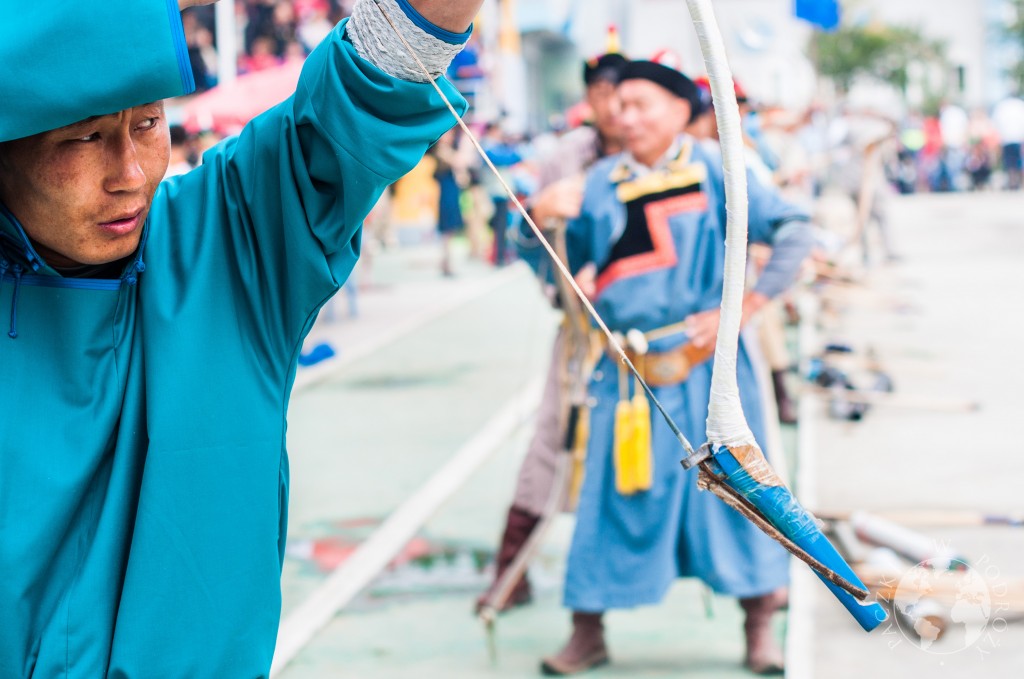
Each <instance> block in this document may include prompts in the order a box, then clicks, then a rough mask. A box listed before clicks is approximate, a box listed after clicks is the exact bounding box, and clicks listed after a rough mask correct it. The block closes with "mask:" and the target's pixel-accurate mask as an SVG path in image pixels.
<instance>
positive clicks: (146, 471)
mask: <svg viewBox="0 0 1024 679" xmlns="http://www.w3.org/2000/svg"><path fill="white" fill-rule="evenodd" d="M5 1H6V0H5ZM54 4H55V3H36V4H35V5H32V4H28V5H24V4H23V3H19V8H23V9H24V11H25V12H26V13H28V14H31V15H40V14H41V13H42V10H40V9H39V8H40V7H47V8H50V9H51V10H52V8H53V5H54ZM59 4H60V5H61V7H62V8H63V9H66V10H67V12H74V14H75V16H74V17H72V19H73V21H74V22H80V23H79V24H78V31H77V32H76V31H66V33H65V34H63V37H62V39H63V43H61V44H62V45H63V50H62V51H63V54H64V57H63V58H64V59H65V60H68V59H70V60H73V61H74V60H76V56H75V55H78V56H79V57H80V58H79V59H77V64H76V65H81V64H82V62H83V61H84V62H85V67H83V68H81V69H79V72H83V71H84V72H86V73H95V74H96V77H97V78H101V79H104V80H105V81H106V83H107V85H108V87H107V90H109V89H110V87H115V86H117V85H118V83H120V84H121V85H120V87H121V89H120V90H118V91H116V92H115V95H116V96H115V97H114V98H113V99H111V98H110V95H109V92H107V90H104V88H102V87H100V88H97V87H95V83H93V82H89V81H88V78H84V79H83V78H81V77H78V76H76V77H64V78H63V79H62V78H61V77H60V75H61V71H60V63H59V62H60V61H61V60H50V61H53V64H54V65H53V66H52V67H53V68H55V69H56V71H55V72H54V73H55V74H56V75H55V77H54V78H53V79H52V87H51V88H50V90H48V91H49V94H51V95H53V97H54V99H59V100H63V99H64V98H66V99H70V100H72V101H79V102H80V103H82V106H81V107H79V108H77V109H75V108H74V107H70V108H69V109H68V110H67V111H66V112H64V113H63V114H62V115H56V114H54V115H51V116H50V117H47V118H45V119H43V120H42V121H40V120H34V119H31V117H28V118H26V117H25V116H22V117H21V118H20V119H19V117H18V115H17V114H15V113H11V111H10V110H7V111H6V112H5V113H0V139H10V138H14V137H16V136H18V135H19V134H20V135H21V136H24V135H27V134H31V133H34V132H38V131H42V130H45V129H51V128H52V127H54V126H55V125H57V126H59V125H64V124H68V123H71V122H74V121H76V120H78V119H81V118H84V117H86V116H87V115H90V114H96V113H106V112H110V111H113V110H118V109H120V108H125V107H127V106H131V105H136V104H141V103H144V102H146V101H151V100H153V99H157V98H160V97H163V96H170V95H175V94H180V93H182V92H183V91H187V90H188V89H189V88H190V85H191V83H190V82H189V78H190V76H188V75H187V62H186V63H185V65H184V66H183V65H182V61H181V60H182V58H183V54H184V52H183V50H184V41H183V39H182V36H181V25H180V18H179V15H178V13H177V3H176V1H174V2H166V3H165V1H164V0H105V1H104V2H100V1H99V0H83V1H81V2H76V3H59ZM65 6H66V7H65ZM33 8H34V9H33ZM90 10H94V11H90ZM3 13H4V15H5V16H4V18H3V21H2V22H0V23H6V22H8V19H9V18H10V17H11V15H12V13H13V10H11V11H8V8H6V7H5V8H4V11H3ZM51 13H52V11H51ZM111 17H114V18H116V20H117V21H119V22H120V23H119V24H118V25H117V26H118V27H119V29H120V32H122V33H123V32H125V29H126V27H130V29H131V31H132V35H131V36H127V37H126V36H121V37H122V42H121V43H119V45H120V46H121V47H124V46H125V45H127V43H128V42H131V43H132V44H130V45H127V47H128V51H127V52H126V53H125V54H127V55H136V56H138V55H141V54H145V55H148V56H153V55H156V57H154V59H152V60H150V61H146V60H144V59H141V57H138V58H135V59H134V60H132V59H120V60H112V59H111V58H110V57H111V56H112V55H111V54H110V53H109V52H108V53H105V54H104V53H101V52H98V51H97V50H95V49H91V47H90V46H91V45H94V43H95V41H96V40H97V39H99V40H101V41H102V40H103V39H104V38H105V36H104V35H103V34H104V33H105V32H107V33H111V32H112V33H117V31H111V30H108V28H109V26H108V24H109V21H110V20H111ZM44 19H45V20H47V21H50V23H51V24H52V23H54V19H53V17H52V16H49V17H41V16H34V17H30V18H29V24H30V25H31V22H32V21H43V20H44ZM13 23H15V24H17V23H18V22H17V21H14V22H13ZM9 26H10V23H7V25H6V26H5V27H3V28H0V39H2V38H4V36H5V35H6V33H7V32H8V30H7V28H8V27H9ZM128 37H130V38H131V40H130V41H129V40H128ZM75 40H77V41H78V43H79V44H73V43H74V41H75ZM147 46H148V51H147ZM52 47H53V43H46V42H43V43H38V44H36V45H35V46H34V47H33V48H32V49H35V50H37V51H39V52H41V53H44V55H45V53H46V51H47V49H50V48H52ZM0 51H4V52H6V49H4V48H0ZM48 58H49V57H48V56H47V57H46V59H48ZM46 59H43V60H42V62H43V63H42V64H35V66H38V67H39V69H42V73H40V72H38V71H37V72H36V75H42V76H45V75H46V74H45V69H46V68H47V67H48V66H47V63H48V62H47V61H46ZM90 60H91V62H90ZM29 66H30V65H26V66H25V68H26V69H27V68H29ZM64 67H65V68H67V65H66V64H65V66H64ZM138 69H143V70H145V71H146V72H148V77H146V78H139V77H135V78H132V77H131V76H132V73H133V72H134V71H136V70H138ZM26 72H28V73H31V71H23V72H22V73H23V74H24V73H26ZM121 75H124V76H125V77H124V78H121V77H119V76H121ZM136 75H137V74H136ZM15 77H16V76H15V75H5V76H3V78H6V79H11V78H15ZM125 83H127V84H125ZM154 83H156V85H154ZM161 83H162V84H161ZM37 84H38V83H37ZM439 84H441V86H442V87H444V88H445V90H446V93H447V94H448V96H449V97H450V98H452V99H453V100H454V101H459V102H461V101H462V100H461V99H460V98H459V95H458V94H457V92H455V90H454V88H452V87H451V86H450V84H448V83H446V82H443V81H441V82H439ZM154 88H155V89H154ZM43 89H46V88H43ZM91 89H92V90H95V92H90V91H89V90H91ZM104 92H107V94H104ZM5 97H6V95H5ZM104 97H107V98H106V99H104ZM118 97H120V98H118ZM4 106H6V98H5V103H4ZM26 110H27V109H26ZM451 124H452V118H451V115H450V114H449V112H448V111H447V109H446V108H445V107H444V105H443V104H442V102H441V101H440V97H439V96H438V95H437V94H436V92H435V91H434V90H433V88H432V86H431V85H430V84H414V83H410V82H405V81H401V80H397V79H395V78H392V77H391V76H389V75H387V74H385V73H384V72H382V71H380V70H379V69H377V68H376V67H375V66H374V65H372V64H371V63H369V62H368V61H365V60H363V59H361V58H360V57H359V56H358V55H357V53H356V51H355V49H354V48H353V46H352V45H351V43H350V42H349V41H348V40H347V39H346V37H345V24H344V23H343V24H342V25H340V26H339V27H338V28H337V29H336V30H335V31H334V32H333V33H332V34H331V35H330V36H329V37H328V38H327V40H325V42H324V43H323V44H322V45H321V46H320V47H319V48H318V49H317V50H315V51H314V52H313V54H312V55H311V56H310V57H309V59H308V60H307V62H306V65H305V67H304V70H303V72H302V77H301V80H300V82H299V84H298V88H297V91H296V93H295V94H294V96H293V97H291V98H290V99H288V100H287V101H285V102H284V103H282V104H280V105H279V106H277V107H275V108H274V109H272V110H270V111H268V112H267V113H266V114H264V115H262V116H260V117H259V118H257V119H256V120H254V121H253V122H252V123H251V124H250V125H248V126H247V127H246V129H245V130H244V131H243V132H242V133H241V134H240V135H239V136H238V137H237V138H234V139H231V140H229V141H227V142H225V143H223V144H221V145H220V146H218V147H216V148H214V149H213V150H211V151H210V152H208V153H207V154H206V156H205V158H204V163H203V165H202V166H201V167H200V168H198V169H197V170H195V171H193V172H192V173H190V174H187V175H184V176H181V177H176V178H174V179H172V180H169V181H167V182H165V183H163V184H162V185H161V186H160V188H159V190H158V191H157V194H156V196H155V199H154V201H153V205H152V209H151V212H150V214H149V218H148V221H147V223H146V225H145V232H144V236H143V242H142V245H141V246H140V248H139V250H138V252H137V254H136V255H135V257H134V259H133V260H132V261H131V263H130V264H129V265H128V266H127V267H126V269H125V270H124V272H123V274H122V275H121V277H120V278H119V279H115V280H98V279H94V280H90V279H69V278H63V277H61V276H60V275H59V274H58V273H57V272H55V271H54V270H53V269H51V268H50V267H48V266H47V265H46V264H45V263H44V262H43V261H42V260H41V259H40V258H39V256H38V255H37V254H36V253H35V252H34V250H33V248H32V245H31V243H30V242H29V241H28V239H27V238H26V236H25V233H24V230H23V229H22V227H21V226H20V224H19V223H18V221H17V218H16V217H15V216H14V215H12V214H10V212H9V211H7V210H6V209H0V329H2V330H3V331H4V332H3V333H2V334H0V677H2V678H3V679H9V678H21V677H42V678H46V679H49V678H51V677H58V676H59V677H68V678H82V679H96V678H97V677H104V676H107V677H111V678H116V679H124V678H128V677H132V678H135V677H147V678H157V679H174V678H179V677H180V678H188V679H202V678H205V677H210V678H213V677H216V678H218V679H223V678H228V677H264V676H266V675H267V673H268V672H269V668H270V664H271V656H272V654H273V650H274V641H275V635H276V632H277V626H278V619H279V615H280V569H281V561H282V557H283V550H284V541H285V528H286V523H287V522H286V514H287V503H288V462H287V456H286V453H285V428H286V423H285V413H286V410H287V407H288V399H289V392H290V391H291V386H292V382H293V379H294V377H295V370H296V360H297V357H298V354H299V349H300V347H301V345H302V340H303V337H304V336H305V334H306V332H307V331H308V330H309V328H310V325H311V324H312V322H313V320H314V318H315V316H316V313H317V311H318V310H319V309H320V307H321V305H323V303H324V302H325V301H326V300H327V299H328V298H330V296H331V295H332V294H333V293H334V292H335V291H336V290H337V289H338V288H339V287H340V285H341V284H342V282H344V280H345V278H346V277H347V276H348V275H349V273H350V271H351V270H352V267H353V265H354V263H355V261H356V259H357V257H358V255H359V237H360V226H361V223H362V221H363V218H364V217H365V215H366V214H367V213H368V211H369V210H370V208H371V207H372V206H373V204H374V203H375V201H376V199H377V197H378V195H379V194H380V193H381V192H382V191H383V189H384V187H385V186H387V185H388V184H389V183H391V182H393V181H394V180H395V179H397V178H399V177H401V176H402V175H403V174H404V173H406V172H407V171H408V170H409V169H411V168H412V167H413V166H414V165H415V164H416V163H417V162H418V160H419V159H420V158H421V156H422V155H423V153H424V152H425V150H426V149H427V148H428V147H429V146H430V145H431V144H432V143H433V142H434V141H435V140H436V139H437V138H438V137H440V136H441V134H443V133H444V132H445V131H446V130H447V129H448V128H449V127H450V126H451Z"/></svg>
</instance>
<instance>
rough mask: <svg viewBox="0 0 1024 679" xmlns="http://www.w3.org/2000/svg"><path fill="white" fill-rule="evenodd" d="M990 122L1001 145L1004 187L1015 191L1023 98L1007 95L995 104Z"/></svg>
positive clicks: (1022, 138) (1023, 128)
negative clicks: (1004, 176) (1004, 175)
mask: <svg viewBox="0 0 1024 679" xmlns="http://www.w3.org/2000/svg"><path fill="white" fill-rule="evenodd" d="M992 124H993V125H995V128H996V132H997V133H998V135H999V142H1000V143H1001V144H1002V146H1003V171H1004V172H1006V188H1008V189H1010V190H1012V191H1016V190H1017V189H1019V188H1020V186H1021V144H1022V143H1024V100H1021V98H1020V97H1007V98H1006V99H1003V100H1002V101H1001V102H999V103H998V104H996V107H995V109H994V110H993V112H992Z"/></svg>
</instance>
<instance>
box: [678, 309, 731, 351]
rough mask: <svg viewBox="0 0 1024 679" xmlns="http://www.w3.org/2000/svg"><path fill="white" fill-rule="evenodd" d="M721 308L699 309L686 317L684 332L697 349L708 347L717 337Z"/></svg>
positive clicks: (713, 343)
mask: <svg viewBox="0 0 1024 679" xmlns="http://www.w3.org/2000/svg"><path fill="white" fill-rule="evenodd" d="M721 315H722V311H721V309H708V310H707V311H699V312H697V313H695V314H690V315H689V316H687V317H686V334H687V335H689V337H690V341H691V342H693V345H694V346H695V347H697V348H698V349H710V348H711V347H713V346H715V341H716V340H717V339H718V321H719V318H720V317H721Z"/></svg>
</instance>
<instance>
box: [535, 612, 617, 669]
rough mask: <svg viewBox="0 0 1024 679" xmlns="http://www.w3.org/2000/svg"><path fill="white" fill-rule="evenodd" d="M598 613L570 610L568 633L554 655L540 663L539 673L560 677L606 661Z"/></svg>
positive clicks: (605, 649)
mask: <svg viewBox="0 0 1024 679" xmlns="http://www.w3.org/2000/svg"><path fill="white" fill-rule="evenodd" d="M601 615H602V614H601V613H573V614H572V636H571V637H569V643H567V644H566V645H565V646H564V647H562V650H561V651H559V652H558V653H557V654H556V655H553V656H550V657H547V658H544V659H543V660H542V661H541V663H540V671H541V674H543V675H545V676H548V677H562V676H566V675H569V674H579V673H580V672H586V671H587V670H590V669H593V668H595V667H600V666H601V665H606V664H608V649H607V647H605V645H604V624H603V623H602V622H601Z"/></svg>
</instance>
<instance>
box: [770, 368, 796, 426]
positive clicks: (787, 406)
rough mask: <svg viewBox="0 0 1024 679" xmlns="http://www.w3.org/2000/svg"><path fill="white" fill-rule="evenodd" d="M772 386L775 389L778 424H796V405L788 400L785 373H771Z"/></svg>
mask: <svg viewBox="0 0 1024 679" xmlns="http://www.w3.org/2000/svg"><path fill="white" fill-rule="evenodd" d="M772 386H773V387H774V388H775V403H776V404H778V408H779V422H781V423H782V424H796V404H795V403H793V401H792V400H791V399H790V398H789V392H788V391H787V390H786V371H785V370H773V371H772Z"/></svg>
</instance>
